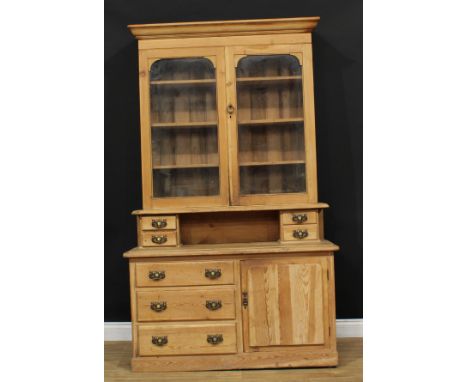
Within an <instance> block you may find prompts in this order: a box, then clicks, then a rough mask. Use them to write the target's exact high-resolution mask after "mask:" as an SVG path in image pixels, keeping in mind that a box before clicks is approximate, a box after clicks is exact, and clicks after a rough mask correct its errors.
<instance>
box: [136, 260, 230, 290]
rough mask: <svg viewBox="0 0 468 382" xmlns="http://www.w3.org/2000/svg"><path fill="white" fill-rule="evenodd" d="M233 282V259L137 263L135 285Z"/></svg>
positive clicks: (156, 285) (220, 283) (219, 283)
mask: <svg viewBox="0 0 468 382" xmlns="http://www.w3.org/2000/svg"><path fill="white" fill-rule="evenodd" d="M223 284H224V285H226V284H234V262H233V261H229V260H227V261H195V262H187V261H180V262H171V263H137V264H136V285H137V287H160V286H190V285H223Z"/></svg>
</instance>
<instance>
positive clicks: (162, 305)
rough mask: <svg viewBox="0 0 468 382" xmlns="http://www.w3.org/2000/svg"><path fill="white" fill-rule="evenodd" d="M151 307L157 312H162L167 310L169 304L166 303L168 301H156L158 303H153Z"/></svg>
mask: <svg viewBox="0 0 468 382" xmlns="http://www.w3.org/2000/svg"><path fill="white" fill-rule="evenodd" d="M150 307H151V309H152V310H154V311H155V312H162V311H164V310H166V308H167V303H166V301H156V302H152V303H151V305H150Z"/></svg>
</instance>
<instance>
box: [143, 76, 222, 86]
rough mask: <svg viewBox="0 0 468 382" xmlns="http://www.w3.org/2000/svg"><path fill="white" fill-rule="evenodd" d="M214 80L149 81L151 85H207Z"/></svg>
mask: <svg viewBox="0 0 468 382" xmlns="http://www.w3.org/2000/svg"><path fill="white" fill-rule="evenodd" d="M215 83H216V80H215V79H214V78H211V79H203V80H164V81H150V84H151V85H209V84H215Z"/></svg>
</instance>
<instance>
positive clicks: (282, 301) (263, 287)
mask: <svg viewBox="0 0 468 382" xmlns="http://www.w3.org/2000/svg"><path fill="white" fill-rule="evenodd" d="M245 267H247V270H246V277H247V293H248V296H249V307H248V325H249V332H248V333H249V346H251V347H256V346H275V345H276V346H279V345H317V344H323V343H324V336H325V333H324V327H325V323H324V322H323V311H322V306H323V298H324V296H323V294H324V291H323V288H322V274H323V268H322V266H321V264H320V262H317V263H315V264H314V263H310V262H308V263H303V264H275V263H274V262H272V263H270V264H262V263H260V264H258V265H257V264H255V261H251V262H246V264H245Z"/></svg>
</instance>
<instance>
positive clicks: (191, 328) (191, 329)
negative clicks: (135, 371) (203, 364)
mask: <svg viewBox="0 0 468 382" xmlns="http://www.w3.org/2000/svg"><path fill="white" fill-rule="evenodd" d="M208 335H222V336H223V341H222V342H221V343H218V344H216V345H212V344H210V343H208V342H207V336H208ZM153 336H167V340H168V343H167V344H166V345H164V346H156V345H154V344H153V343H152V341H151V340H152V337H153ZM138 337H139V347H138V351H139V354H140V355H141V356H150V355H158V356H161V355H174V354H178V355H184V354H220V353H221V354H227V353H236V352H237V345H236V325H235V323H234V322H223V323H220V322H213V323H210V324H206V323H187V324H178V323H177V324H175V323H174V324H172V323H170V324H169V323H166V324H139V325H138Z"/></svg>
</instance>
